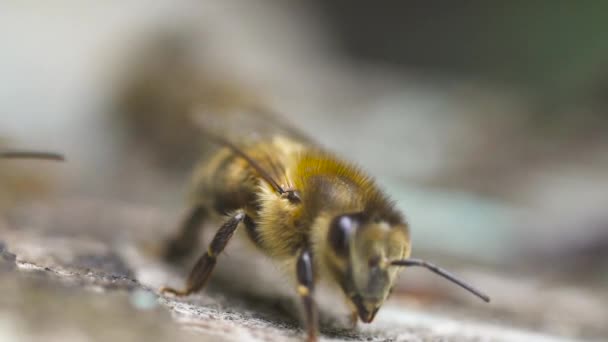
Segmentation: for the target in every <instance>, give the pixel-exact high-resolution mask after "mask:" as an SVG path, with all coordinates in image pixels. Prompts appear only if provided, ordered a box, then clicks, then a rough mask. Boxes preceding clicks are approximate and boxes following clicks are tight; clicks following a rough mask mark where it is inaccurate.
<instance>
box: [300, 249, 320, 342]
mask: <svg viewBox="0 0 608 342" xmlns="http://www.w3.org/2000/svg"><path fill="white" fill-rule="evenodd" d="M296 273H297V279H298V288H297V290H298V295H299V296H300V298H302V304H303V305H304V319H305V324H306V333H307V336H308V337H307V341H308V342H314V341H317V333H318V331H319V318H318V314H317V304H316V303H315V299H314V297H313V295H314V293H313V292H314V272H313V262H312V254H311V253H310V250H309V249H307V248H305V249H303V250H302V251H301V252H300V255H299V256H298V260H297V262H296Z"/></svg>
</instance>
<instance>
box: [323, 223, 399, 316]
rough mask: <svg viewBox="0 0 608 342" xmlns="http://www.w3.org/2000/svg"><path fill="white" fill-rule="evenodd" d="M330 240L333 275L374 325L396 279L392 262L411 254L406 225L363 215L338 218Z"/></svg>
mask: <svg viewBox="0 0 608 342" xmlns="http://www.w3.org/2000/svg"><path fill="white" fill-rule="evenodd" d="M328 241H329V244H330V247H331V248H330V249H331V250H332V253H333V254H334V267H333V269H334V270H335V273H336V274H334V276H335V277H336V278H338V279H337V280H338V282H339V283H340V284H341V286H342V290H343V291H344V293H345V294H346V295H347V297H348V298H349V299H350V300H351V302H352V303H353V304H354V306H355V307H356V308H357V312H358V315H359V317H360V318H361V320H362V321H363V322H366V323H369V322H371V321H372V320H373V319H374V316H375V315H376V313H377V312H378V309H379V308H380V307H381V306H382V304H383V303H384V301H385V300H386V298H387V297H388V294H389V293H390V291H391V288H392V287H393V284H394V282H395V278H396V276H397V269H396V268H395V267H389V266H390V264H389V260H396V259H402V258H404V257H407V256H408V255H409V252H410V248H409V236H408V234H407V226H406V225H405V224H403V223H400V224H389V223H388V222H386V221H383V220H381V219H373V218H369V217H367V216H366V215H365V214H363V213H354V214H344V215H338V216H336V217H334V219H333V220H332V221H331V225H330V228H329V236H328Z"/></svg>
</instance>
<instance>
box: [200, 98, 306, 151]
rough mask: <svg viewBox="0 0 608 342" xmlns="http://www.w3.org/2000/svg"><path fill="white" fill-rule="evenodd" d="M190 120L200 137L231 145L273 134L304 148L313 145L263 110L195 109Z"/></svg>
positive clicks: (257, 108) (253, 141)
mask: <svg viewBox="0 0 608 342" xmlns="http://www.w3.org/2000/svg"><path fill="white" fill-rule="evenodd" d="M191 119H192V120H193V122H194V124H195V125H196V127H198V128H199V129H201V131H202V132H203V134H208V135H210V136H212V137H221V138H222V140H225V141H229V142H231V143H233V144H235V145H240V146H246V145H249V144H254V143H256V142H259V141H263V140H268V139H271V138H272V137H274V136H277V135H279V136H285V137H288V138H290V139H291V140H295V141H298V142H301V143H303V144H306V145H317V144H316V143H315V142H313V140H312V139H310V138H309V137H308V136H307V135H306V134H304V133H303V132H301V131H300V130H298V129H297V128H295V127H294V126H292V125H291V124H290V123H289V122H288V121H287V120H286V118H285V117H283V116H282V115H280V114H278V113H276V112H274V111H272V110H269V109H267V108H262V107H249V108H246V109H240V108H239V109H236V108H232V109H230V110H222V111H218V110H215V111H209V110H207V109H206V108H205V107H198V108H194V110H193V111H192V112H191Z"/></svg>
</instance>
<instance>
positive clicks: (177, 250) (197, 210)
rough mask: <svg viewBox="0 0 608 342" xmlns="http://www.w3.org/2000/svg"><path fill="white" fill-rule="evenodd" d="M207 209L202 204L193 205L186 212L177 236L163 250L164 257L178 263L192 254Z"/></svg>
mask: <svg viewBox="0 0 608 342" xmlns="http://www.w3.org/2000/svg"><path fill="white" fill-rule="evenodd" d="M206 216H207V210H206V209H205V208H204V207H203V206H195V207H193V208H192V209H190V211H189V212H188V214H187V216H186V218H185V220H184V221H183V222H182V223H181V224H180V229H179V232H178V233H177V236H175V237H174V238H173V239H171V240H170V241H169V243H168V244H167V246H166V248H165V251H164V255H163V257H164V259H165V260H166V261H168V262H170V263H174V264H175V263H178V262H180V261H182V260H183V259H185V258H186V257H188V256H189V255H191V254H192V252H193V251H194V249H195V248H196V247H197V246H198V239H199V234H200V231H201V227H202V224H203V221H204V220H205V217H206Z"/></svg>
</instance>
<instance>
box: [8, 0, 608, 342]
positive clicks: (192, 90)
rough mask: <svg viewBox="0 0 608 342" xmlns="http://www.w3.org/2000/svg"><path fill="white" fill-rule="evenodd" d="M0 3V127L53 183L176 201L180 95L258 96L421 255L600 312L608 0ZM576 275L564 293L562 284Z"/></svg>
mask: <svg viewBox="0 0 608 342" xmlns="http://www.w3.org/2000/svg"><path fill="white" fill-rule="evenodd" d="M1 7H2V10H0V44H1V48H0V49H1V53H0V75H2V82H0V115H1V118H2V120H0V137H2V138H3V139H5V140H6V141H9V143H8V144H9V145H10V146H12V147H23V148H45V149H52V150H57V151H61V152H64V153H65V154H66V155H67V156H68V160H69V162H68V163H67V164H66V165H63V166H61V167H60V169H58V166H44V168H43V167H41V166H40V164H36V165H35V166H31V167H32V168H34V169H35V170H38V172H40V173H42V174H44V176H45V177H48V178H49V180H48V181H49V182H54V183H55V184H54V186H53V187H52V189H54V196H55V199H56V201H63V200H65V199H66V198H67V199H71V200H74V201H81V200H84V199H87V200H96V201H97V200H101V201H107V202H108V203H113V205H115V204H116V203H119V204H120V203H122V204H124V205H125V206H130V205H134V206H144V207H147V208H148V207H149V208H155V209H157V210H165V211H166V212H167V213H173V214H172V215H173V216H172V218H176V217H178V213H179V212H180V210H183V208H184V203H185V201H184V198H185V190H186V186H187V182H188V174H189V170H190V168H191V166H192V165H193V164H194V163H195V161H196V160H197V158H198V156H199V155H201V154H202V153H203V152H204V146H203V145H204V144H203V143H202V142H201V141H199V140H198V139H199V138H198V135H197V131H196V129H195V128H193V127H191V125H190V124H189V122H188V120H185V119H184V118H183V117H180V114H179V113H180V112H181V110H179V108H187V107H188V106H190V105H192V103H193V102H194V103H196V104H197V105H199V106H202V107H204V108H206V109H208V110H209V111H211V112H217V113H220V115H223V116H229V115H231V113H234V112H243V111H245V112H246V111H248V110H249V109H250V108H259V107H263V108H270V109H272V110H273V111H276V112H278V113H281V115H283V116H284V117H285V118H286V120H287V121H288V122H290V123H291V124H292V125H293V126H296V127H298V128H300V129H301V130H302V131H303V132H305V133H306V134H308V135H309V136H312V137H314V139H316V140H317V141H319V142H320V143H321V144H323V145H324V146H327V147H328V148H330V149H332V150H334V151H336V152H338V153H339V154H341V155H343V156H345V157H346V158H348V159H350V160H354V161H357V162H358V163H359V164H361V165H362V166H363V167H364V168H365V169H367V170H369V171H370V173H371V174H373V175H374V176H375V177H376V178H377V179H378V181H379V183H381V184H382V185H383V186H384V188H386V190H387V191H388V192H389V193H390V194H391V195H392V196H393V197H394V198H395V199H396V200H397V202H398V205H399V207H401V208H402V209H403V211H404V212H405V213H406V215H407V217H408V218H409V221H410V222H411V225H412V230H413V239H414V254H415V255H418V256H423V257H429V258H432V259H434V260H439V261H443V263H444V264H447V265H448V266H449V265H450V264H451V265H456V266H457V265H461V267H465V268H470V269H471V270H470V273H471V274H472V276H473V277H476V278H479V279H481V280H480V281H478V282H481V283H482V284H483V285H485V286H486V288H487V287H490V289H486V290H488V291H489V292H503V291H504V292H511V291H520V292H517V295H513V296H512V297H509V296H508V294H504V293H503V294H501V295H506V296H507V297H506V298H509V299H513V300H505V301H504V302H503V303H502V304H503V307H502V308H499V309H498V311H500V310H503V311H504V312H510V313H515V314H516V316H517V315H518V314H519V311H518V310H525V308H523V309H522V308H521V307H520V306H519V303H516V302H515V301H516V300H515V299H518V298H525V297H521V296H520V294H521V293H523V294H524V295H526V294H527V295H531V294H538V291H540V292H545V293H547V291H548V293H549V294H550V295H549V297H548V298H545V299H543V300H541V301H540V302H538V306H537V307H535V309H534V310H539V311H538V312H537V311H534V312H533V314H532V315H531V316H534V317H535V318H534V319H538V320H539V322H540V323H538V322H536V323H538V324H533V326H535V327H538V326H541V327H543V326H544V325H550V322H552V319H553V318H551V317H549V318H547V317H545V316H543V315H544V313H545V312H544V311H543V308H545V309H546V310H547V311H553V310H555V311H559V309H563V308H568V309H572V310H575V311H574V313H573V312H572V311H570V314H574V315H576V314H577V313H578V312H579V311H576V310H580V312H584V314H581V315H580V316H577V317H578V320H579V321H577V324H580V326H576V324H575V323H572V326H569V327H566V328H563V327H560V328H547V329H548V330H549V331H551V332H554V333H559V334H564V335H567V336H597V335H598V334H600V333H601V332H606V331H605V330H601V328H599V326H600V324H597V325H594V324H595V323H593V322H602V320H603V319H604V318H605V316H601V315H600V316H599V318H598V317H597V315H596V316H595V317H591V316H593V314H589V312H590V311H591V312H593V310H596V307H594V306H593V302H594V301H595V300H594V297H593V295H595V294H597V293H599V294H600V295H605V288H606V285H607V284H608V210H606V209H607V207H608V112H607V111H606V109H607V105H608V63H607V62H606V61H608V33H607V32H608V20H607V19H608V17H607V14H606V13H608V12H607V11H608V4H606V3H600V2H597V3H588V2H587V3H575V2H567V1H540V2H534V3H533V4H532V3H528V2H525V1H511V2H509V3H503V4H495V3H493V4H490V3H486V2H483V1H462V2H450V3H439V2H428V1H410V2H402V1H390V2H385V3H384V4H383V5H378V4H372V3H371V2H353V1H346V0H344V1H320V0H319V1H277V0H275V1H271V0H269V1H261V0H255V1H233V0H230V1H182V2H175V1H157V2H154V3H153V4H152V3H151V2H148V1H129V2H127V3H124V2H121V3H118V2H116V3H114V2H103V3H96V4H92V3H83V2H79V1H68V0H64V1H56V2H53V3H52V4H51V3H49V4H46V3H45V4H40V3H35V4H34V3H29V2H9V3H4V4H2V5H1ZM166 95H171V100H166V99H165V98H166V97H167V96H166ZM3 167H4V166H3ZM20 167H26V168H27V166H26V165H21V164H20ZM51 178H52V180H51ZM0 184H2V183H0ZM13 188H16V187H13ZM45 189H46V188H45ZM45 191H49V190H45ZM7 203H9V202H7ZM100 215H101V214H100ZM103 215H104V216H112V215H113V212H112V211H111V210H104V211H103ZM171 222H173V221H172V220H171V219H167V220H166V221H165V222H164V224H165V225H166V224H169V225H170V224H171ZM82 229H86V227H84V228H82ZM167 229H170V227H168V228H167ZM462 265H464V266H462ZM412 272H413V273H415V272H414V271H412ZM415 274H416V275H418V273H415ZM475 274H476V275H475ZM420 276H421V277H425V275H424V274H423V273H420ZM432 277H433V276H432V275H431V276H430V278H429V279H433V278H432ZM410 281H411V279H410ZM433 284H434V282H433ZM404 286H405V287H406V288H407V286H410V287H409V288H408V289H409V290H411V291H413V292H415V291H416V285H415V284H413V285H408V284H406V285H404ZM492 286H495V287H492ZM480 287H483V286H481V285H480ZM571 287H572V288H576V289H580V292H576V295H575V296H574V299H572V298H570V297H568V298H569V299H568V300H567V301H565V302H560V301H559V300H557V299H556V298H558V297H559V296H560V294H562V292H564V293H569V292H568V290H569V289H570V288H571ZM426 288H427V284H423V285H420V286H419V288H418V290H419V291H422V289H426ZM441 289H444V287H443V286H441ZM492 290H494V291H492ZM586 295H589V297H585V296H586ZM522 296H523V295H522ZM581 296H582V297H581ZM514 298H515V299H514ZM560 298H561V297H560ZM519 300H521V299H519ZM531 300H532V299H531ZM570 300H571V301H570ZM523 301H527V300H525V299H524V300H523ZM532 301H533V300H532ZM527 302H528V303H530V301H527ZM499 303H500V301H499ZM550 304H555V305H556V306H554V307H553V308H552V309H549V308H550ZM530 305H532V304H530ZM504 312H503V313H504ZM587 314H588V315H591V316H590V317H589V318H587V317H585V315H587ZM601 314H602V315H605V314H606V313H605V311H604V312H602V313H601ZM537 316H540V317H541V318H538V317H537ZM542 317H545V318H546V319H545V318H542ZM515 321H517V319H515ZM586 321H587V322H591V323H588V324H587V325H585V323H584V322H586ZM548 322H549V323H548ZM581 322H582V323H581ZM604 322H605V321H604ZM545 328H546V327H545Z"/></svg>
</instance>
